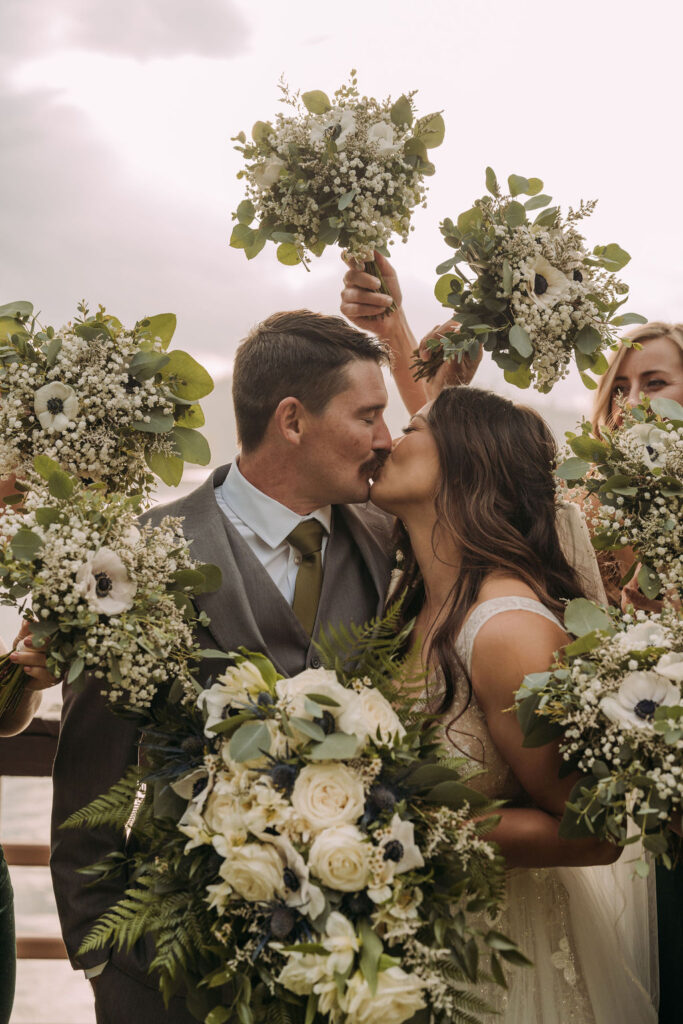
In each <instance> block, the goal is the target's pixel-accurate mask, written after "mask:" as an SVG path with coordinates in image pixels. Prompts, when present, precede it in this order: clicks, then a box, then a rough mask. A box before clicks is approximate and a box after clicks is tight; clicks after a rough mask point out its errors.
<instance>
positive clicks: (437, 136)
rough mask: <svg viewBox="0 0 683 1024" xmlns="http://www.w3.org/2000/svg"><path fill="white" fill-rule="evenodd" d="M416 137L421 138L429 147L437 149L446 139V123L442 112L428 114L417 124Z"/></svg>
mask: <svg viewBox="0 0 683 1024" xmlns="http://www.w3.org/2000/svg"><path fill="white" fill-rule="evenodd" d="M414 134H415V138H416V139H419V140H420V142H422V143H423V144H424V145H425V146H426V148H427V149H436V147H437V146H440V145H441V143H442V142H443V140H444V135H445V134H446V125H445V124H444V120H443V117H442V116H441V114H427V116H426V117H421V118H420V120H419V121H418V122H417V123H416V125H415V132H414Z"/></svg>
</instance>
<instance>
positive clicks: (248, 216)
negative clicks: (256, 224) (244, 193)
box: [235, 199, 256, 224]
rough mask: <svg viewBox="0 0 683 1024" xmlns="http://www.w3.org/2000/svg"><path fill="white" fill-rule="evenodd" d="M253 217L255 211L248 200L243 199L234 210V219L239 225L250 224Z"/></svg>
mask: <svg viewBox="0 0 683 1024" xmlns="http://www.w3.org/2000/svg"><path fill="white" fill-rule="evenodd" d="M255 216H256V210H255V209H254V204H253V203H252V202H251V200H250V199H243V200H242V202H241V203H240V204H239V206H238V207H237V209H236V210H235V217H236V218H237V220H238V222H239V223H240V224H251V222H252V220H253V219H254V217H255Z"/></svg>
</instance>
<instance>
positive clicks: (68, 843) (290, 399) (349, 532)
mask: <svg viewBox="0 0 683 1024" xmlns="http://www.w3.org/2000/svg"><path fill="white" fill-rule="evenodd" d="M387 363H388V353H387V350H386V348H385V347H384V345H383V344H382V343H381V342H379V341H378V340H377V339H376V338H374V337H369V336H368V335H367V334H364V333H362V332H360V331H358V330H356V329H355V328H353V327H351V326H349V324H348V323H346V322H345V321H344V320H342V319H340V318H338V317H330V316H322V315H319V314H315V313H310V312H308V311H306V310H303V311H298V312H292V313H276V314H274V315H273V316H271V317H269V318H268V319H267V320H265V321H264V322H263V323H261V324H259V325H258V326H257V327H256V328H255V329H254V330H253V331H252V332H251V334H250V335H249V336H248V337H247V338H246V340H245V341H244V342H242V344H241V345H240V347H239V349H238V351H237V356H236V359H235V366H234V376H233V400H234V404H235V415H236V421H237V430H238V434H239V440H240V445H241V451H240V455H239V458H238V460H236V461H235V462H234V463H233V464H232V465H226V466H222V467H221V468H220V469H218V470H216V471H215V473H214V474H213V476H212V477H211V478H210V479H208V480H207V481H206V482H205V483H204V484H203V485H202V486H201V487H199V488H198V489H197V490H195V491H193V492H192V493H191V494H189V495H188V496H187V497H185V498H181V499H179V500H177V501H174V502H172V503H171V504H170V505H166V506H164V507H163V508H160V509H155V510H154V511H153V512H151V513H149V519H150V520H151V521H152V522H158V521H159V519H160V518H161V517H162V515H165V514H166V515H177V516H183V517H184V526H183V529H184V532H185V535H186V537H187V538H188V539H189V540H191V541H192V547H191V552H192V555H193V557H194V558H196V559H197V560H198V561H199V562H213V563H214V564H216V565H218V566H219V568H220V569H221V572H222V578H223V582H222V586H221V588H220V590H219V591H217V592H216V593H213V594H206V595H202V596H200V597H198V598H197V604H198V606H199V608H200V609H201V610H203V611H205V612H206V613H207V614H208V616H209V617H210V619H211V624H210V626H209V627H208V629H205V628H203V627H200V628H199V635H198V640H199V643H200V644H201V645H202V646H203V647H218V648H219V649H221V650H223V651H226V652H228V651H231V650H234V649H236V648H237V647H240V646H244V647H247V648H248V649H249V650H252V651H261V652H263V653H264V654H266V655H267V656H268V657H269V658H270V659H271V660H272V661H273V662H274V664H275V665H276V667H277V669H278V671H280V672H281V673H282V674H283V675H286V676H292V675H295V674H296V673H298V672H301V671H303V670H304V669H305V668H309V667H311V668H318V667H319V666H320V659H319V658H318V655H317V654H316V650H315V647H314V644H313V641H314V640H315V638H316V637H317V636H318V634H319V632H320V630H321V629H325V628H326V627H328V626H338V625H340V624H344V625H349V624H350V623H351V622H356V623H362V622H364V621H365V620H367V619H369V618H371V617H372V616H374V615H377V614H380V613H381V611H382V608H383V605H384V596H385V593H386V589H387V584H388V580H389V573H390V542H389V536H390V531H391V519H390V517H388V516H387V515H385V513H383V512H380V511H379V510H378V509H375V508H373V507H371V506H367V505H365V504H364V503H365V502H366V501H367V498H368V491H369V481H370V480H371V478H372V476H373V474H374V473H375V472H376V470H377V468H378V467H379V465H381V463H382V461H383V460H384V458H385V457H386V456H387V454H388V453H389V451H390V449H391V438H390V435H389V431H388V429H387V427H386V424H385V422H384V418H383V414H384V409H385V406H386V402H387V392H386V388H385V385H384V379H383V375H382V367H383V366H384V365H386V364H387ZM226 664H227V659H226ZM223 667H224V665H223V664H222V663H220V662H216V661H211V662H204V663H202V665H201V667H200V679H201V681H202V682H203V683H204V684H206V685H208V680H209V678H210V675H212V674H217V673H219V672H221V671H222V670H223ZM137 736H138V731H137V727H136V726H135V724H134V723H131V722H130V721H129V720H124V719H120V718H117V717H115V716H114V715H112V714H111V712H109V711H107V710H106V708H105V707H104V704H103V701H102V699H101V698H100V697H99V695H98V693H97V685H96V684H95V683H94V681H91V684H90V686H88V687H86V689H85V690H84V691H83V692H81V693H78V694H76V693H74V692H73V691H72V690H71V689H69V688H66V692H65V701H64V712H63V718H62V730H61V735H60V740H59V747H58V751H57V757H56V760H55V766H54V805H53V826H54V831H53V847H52V861H51V866H52V875H53V882H54V889H55V895H56V898H57V906H58V910H59V915H60V919H61V923H62V930H63V933H64V941H65V943H66V946H67V949H68V951H69V956H70V958H71V962H72V965H73V966H74V967H75V968H82V969H84V970H85V971H86V976H90V977H91V981H92V985H93V989H94V993H95V1004H96V1013H97V1021H98V1024H121V1022H122V1021H126V1022H131V1024H138V1022H139V1024H143V1022H144V1024H156V1022H159V1024H161V1022H162V1021H163V1022H166V1021H170V1022H171V1024H190V1022H191V1021H194V1019H195V1018H193V1017H192V1016H190V1014H189V1013H188V1011H187V1010H186V1008H185V1005H184V1000H183V999H180V998H176V999H173V1000H171V1005H170V1006H169V1009H168V1010H166V1009H165V1008H164V1006H163V1003H162V1000H161V997H160V995H159V994H158V991H157V989H156V985H155V982H154V981H153V980H152V979H150V978H149V977H148V976H147V971H146V967H147V964H149V962H150V960H151V959H152V956H153V949H152V948H150V947H149V946H148V947H147V948H145V947H143V946H138V947H136V948H135V949H134V950H133V951H132V953H131V954H127V955H124V954H122V953H118V952H116V951H112V952H111V954H110V955H109V956H108V957H107V956H106V954H103V953H102V951H97V952H95V953H90V954H85V955H83V956H78V954H77V950H78V948H79V946H80V944H81V942H82V941H83V938H84V937H85V935H86V934H87V933H88V932H89V931H90V929H91V928H92V926H93V925H94V923H95V922H96V920H97V919H98V917H99V916H100V915H101V914H103V913H104V912H105V911H106V910H107V909H108V908H109V907H110V906H111V905H112V904H113V903H114V902H115V901H116V900H118V899H119V898H120V897H121V896H122V894H123V891H124V888H125V880H124V879H120V878H113V879H110V880H109V881H107V882H106V884H105V883H103V882H102V883H100V882H98V884H97V885H96V886H95V887H93V888H86V882H85V879H84V876H83V875H80V874H78V873H77V872H78V869H79V868H83V867H87V866H88V865H89V864H92V863H94V862H96V861H99V860H101V859H102V858H103V857H104V856H106V854H107V853H109V852H110V851H113V850H119V851H122V850H123V844H122V840H121V839H120V837H119V836H116V835H115V834H113V833H112V832H111V831H110V830H107V829H100V830H93V831H89V832H87V833H85V832H82V831H59V830H58V826H59V824H60V823H61V822H62V821H64V819H65V818H66V817H68V815H69V814H71V813H72V812H73V811H75V810H76V809H78V808H80V807H82V806H83V805H84V804H86V803H88V802H89V801H90V800H92V799H94V798H95V797H96V796H98V795H99V794H101V793H103V792H104V791H105V790H106V789H108V788H109V787H110V786H111V785H112V784H113V783H114V782H116V781H117V780H118V779H119V778H120V777H121V776H122V775H123V774H124V772H125V771H126V769H127V767H128V765H129V764H131V763H133V762H134V761H135V760H136V757H137V751H136V740H137Z"/></svg>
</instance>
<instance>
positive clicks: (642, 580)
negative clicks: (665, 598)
mask: <svg viewBox="0 0 683 1024" xmlns="http://www.w3.org/2000/svg"><path fill="white" fill-rule="evenodd" d="M638 586H639V587H640V589H641V590H642V592H643V593H644V594H645V597H647V599H648V600H649V601H652V600H654V598H655V597H657V595H658V594H659V592H660V590H661V589H662V584H661V583H660V580H659V577H658V576H657V573H656V572H654V570H653V569H652V568H651V567H650V566H649V565H641V567H640V571H639V573H638Z"/></svg>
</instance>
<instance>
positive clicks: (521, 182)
mask: <svg viewBox="0 0 683 1024" xmlns="http://www.w3.org/2000/svg"><path fill="white" fill-rule="evenodd" d="M508 188H509V190H510V195H511V196H518V195H524V194H525V193H527V192H528V190H529V181H528V179H527V178H523V177H522V176H521V175H520V174H511V175H509V177H508Z"/></svg>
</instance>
